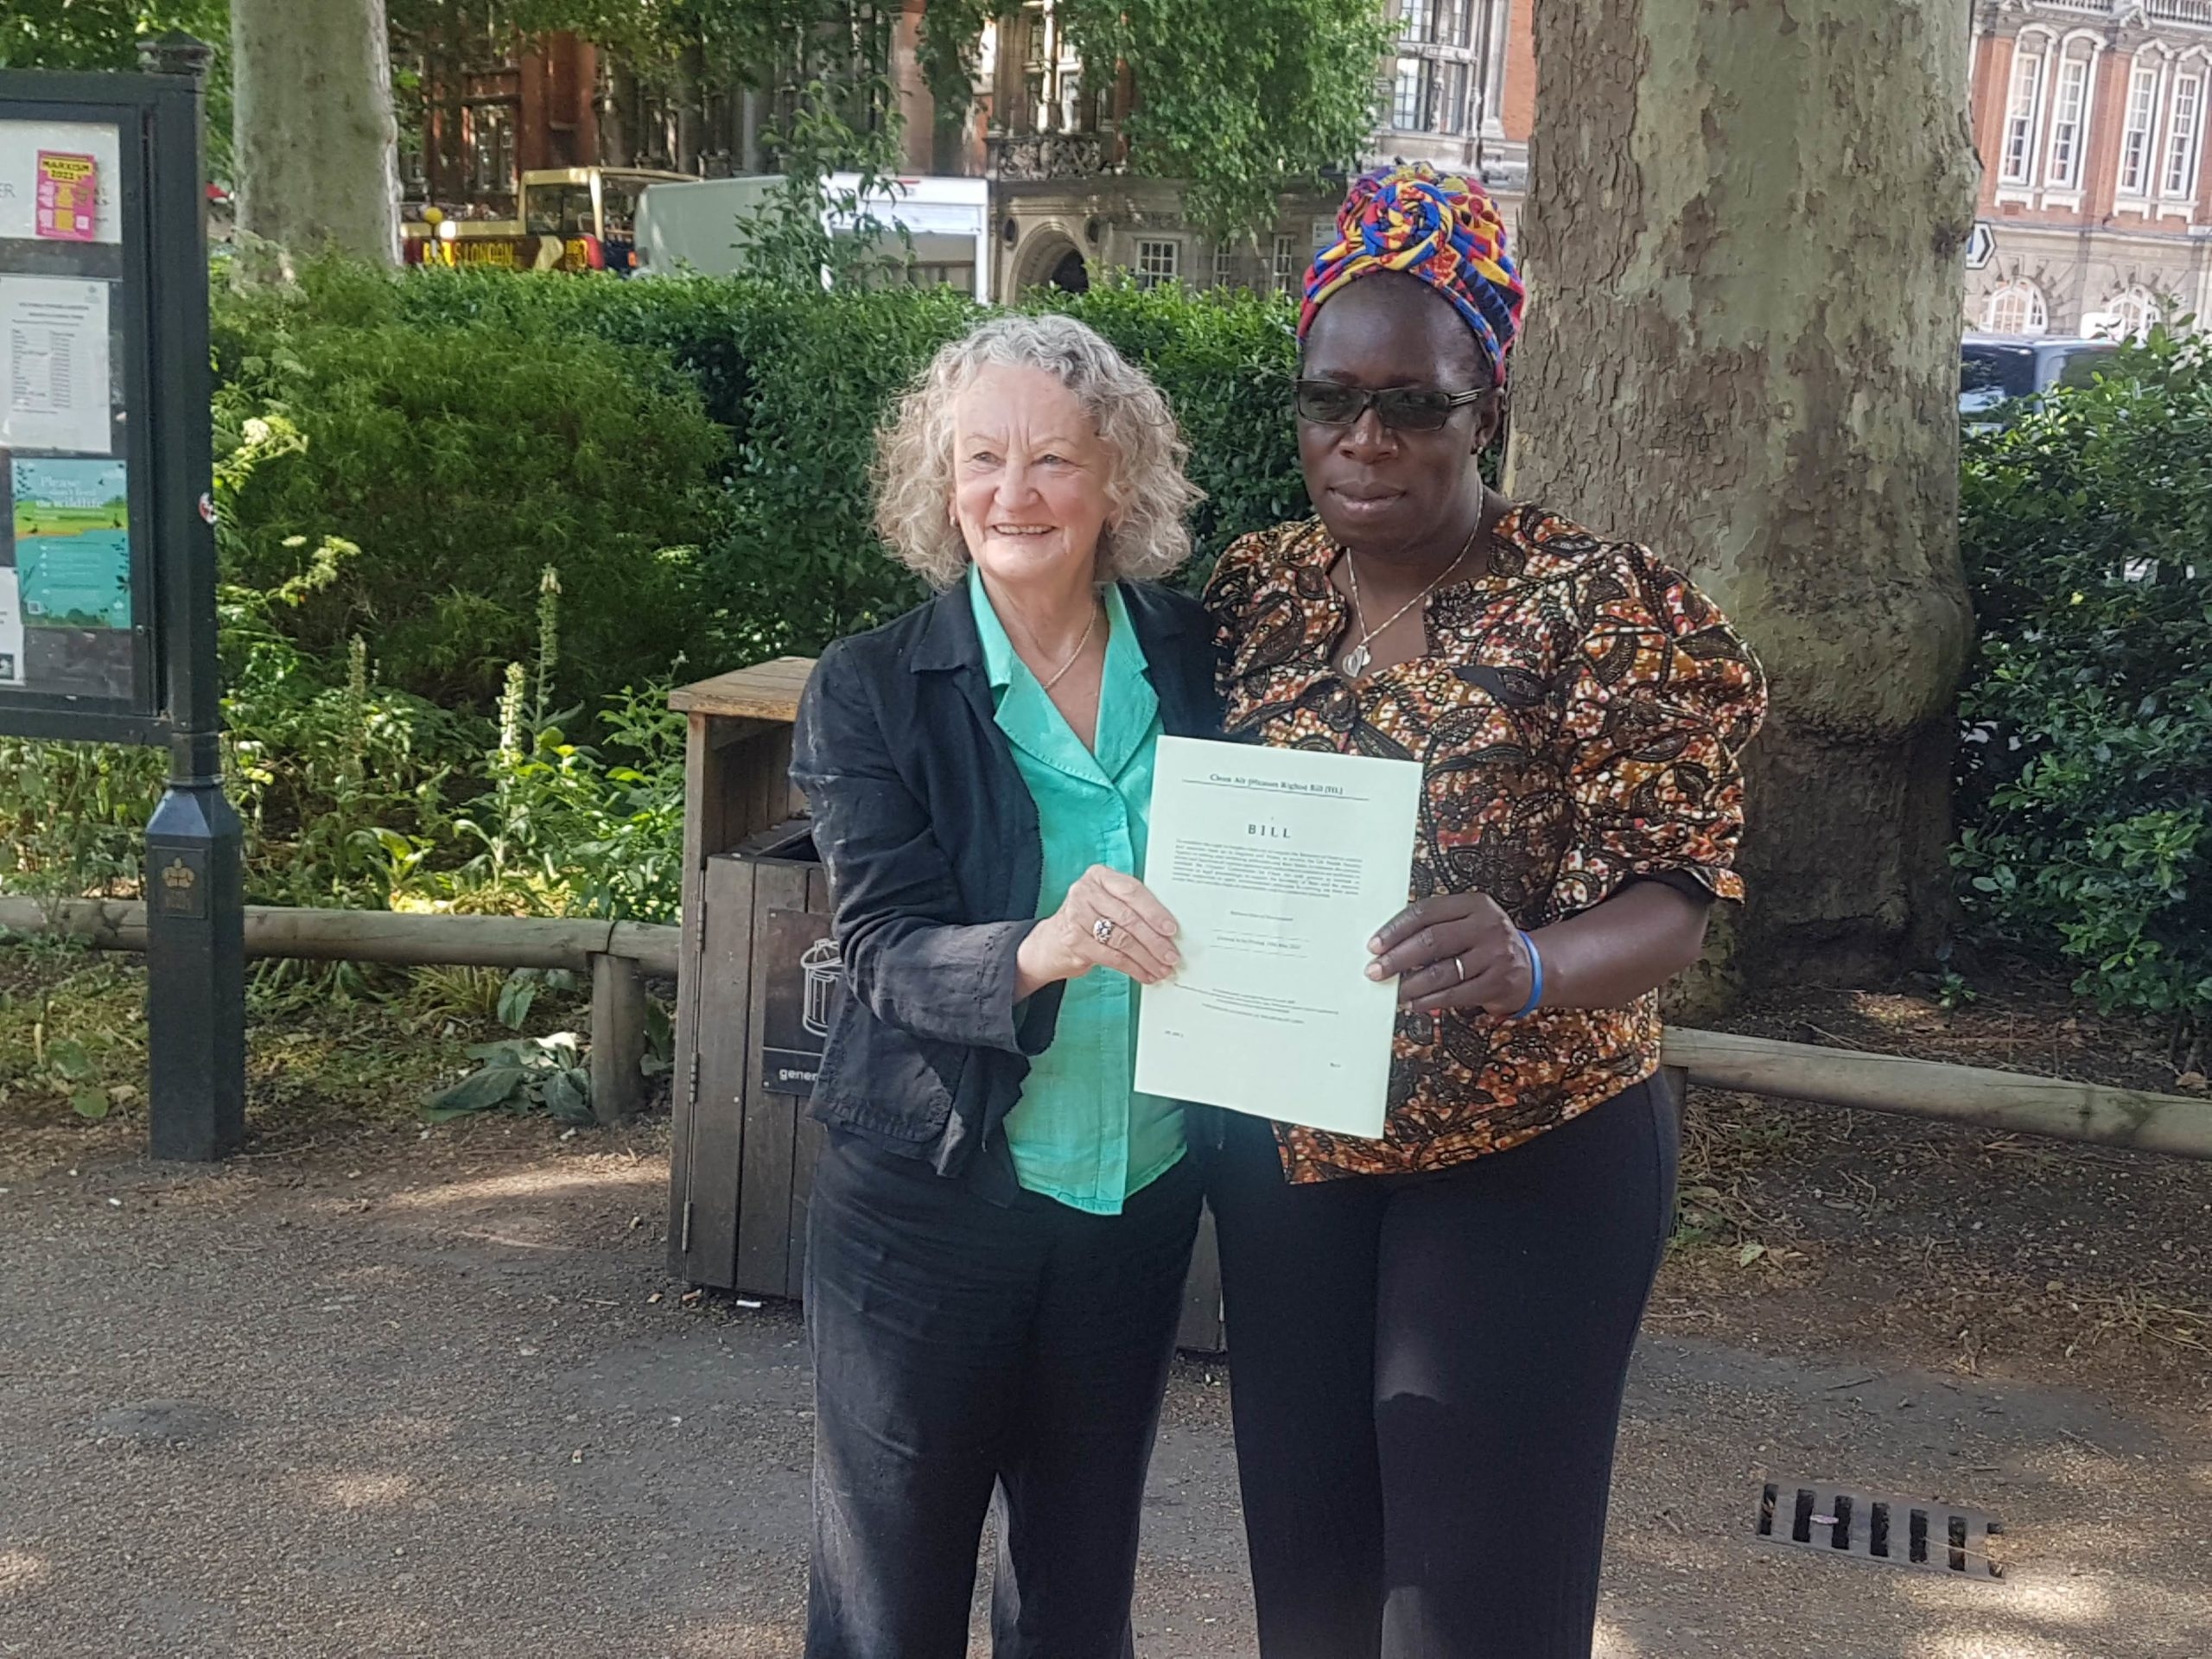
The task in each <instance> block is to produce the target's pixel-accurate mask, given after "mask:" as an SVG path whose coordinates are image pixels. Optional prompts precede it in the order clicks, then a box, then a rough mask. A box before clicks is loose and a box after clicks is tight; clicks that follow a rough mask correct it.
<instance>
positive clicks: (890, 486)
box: [875, 315, 1205, 588]
mask: <svg viewBox="0 0 2212 1659" xmlns="http://www.w3.org/2000/svg"><path fill="white" fill-rule="evenodd" d="M992 367H998V368H1023V369H1042V370H1044V371H1045V372H1046V373H1048V374H1051V375H1053V376H1056V377H1057V378H1058V380H1059V382H1060V384H1061V385H1065V387H1066V388H1067V389H1068V390H1069V391H1071V392H1073V393H1074V394H1075V396H1076V399H1077V402H1079V403H1080V404H1082V405H1083V407H1084V411H1085V412H1086V413H1087V414H1088V415H1089V416H1090V420H1091V423H1092V425H1093V426H1095V427H1096V429H1097V432H1098V436H1099V439H1100V441H1101V442H1103V444H1104V445H1105V446H1106V448H1107V451H1108V453H1109V455H1110V456H1111V457H1112V469H1111V473H1110V475H1109V478H1108V480H1107V484H1106V499H1107V501H1108V503H1109V506H1108V512H1107V521H1108V528H1107V529H1106V530H1104V531H1102V532H1101V533H1100V535H1099V540H1098V565H1099V571H1098V574H1099V576H1100V578H1101V579H1102V580H1120V579H1122V578H1125V577H1126V578H1129V579H1132V580H1136V581H1144V580H1147V579H1150V578H1155V577H1160V576H1164V575H1167V574H1168V573H1169V572H1170V571H1172V570H1173V569H1175V568H1176V567H1177V566H1178V565H1179V564H1181V563H1183V561H1184V560H1185V559H1187V558H1189V557H1190V556H1191V532H1190V530H1189V528H1188V527H1187V526H1186V525H1185V524H1184V522H1183V516H1184V514H1185V513H1186V512H1189V511H1190V510H1191V508H1192V506H1193V505H1196V504H1197V503H1198V501H1200V500H1202V499H1204V498H1205V492H1204V491H1202V490H1200V489H1199V488H1198V486H1196V485H1194V484H1192V482H1191V481H1190V480H1189V479H1187V478H1185V476H1184V475H1183V463H1184V461H1185V458H1186V457H1187V456H1188V455H1189V454H1190V446H1189V445H1188V444H1186V443H1185V442H1183V435H1182V433H1181V431H1180V430H1179V429H1178V428H1177V426H1176V424H1175V416H1174V414H1173V411H1172V410H1169V408H1168V407H1167V399H1166V398H1165V397H1162V396H1161V395H1160V388H1159V387H1158V386H1156V385H1154V384H1153V383H1152V380H1151V378H1149V377H1148V376H1147V375H1146V374H1145V372H1143V371H1142V370H1141V369H1139V368H1137V367H1135V365H1133V364H1131V363H1130V362H1129V360H1128V359H1127V358H1125V357H1123V356H1122V354H1121V353H1119V352H1117V351H1116V350H1115V349H1114V347H1113V346H1111V345H1109V344H1108V342H1107V341H1106V340H1104V339H1103V338H1102V337H1101V336H1100V335H1099V334H1098V333H1097V332H1096V330H1095V329H1092V328H1090V327H1088V326H1087V325H1085V324H1084V323H1080V322H1077V321H1076V320H1075V319H1074V318H1073V317H1063V316H1054V315H1046V316H1015V317H995V318H993V319H992V320H991V321H988V322H985V323H982V324H981V325H979V326H978V327H976V328H974V329H973V330H971V331H970V332H969V334H966V335H965V336H963V338H961V339H959V340H953V341H951V342H950V344H948V345H946V346H944V347H942V348H941V349H940V350H939V351H938V354H937V355H936V356H935V357H934V358H932V359H930V365H929V367H928V368H926V369H925V370H924V371H923V372H922V374H921V377H920V378H919V379H918V380H917V381H916V382H915V383H914V385H913V387H912V389H911V390H910V391H908V392H907V393H906V396H905V397H901V398H900V399H899V404H898V406H897V408H896V409H895V410H893V413H892V416H891V418H890V420H889V421H888V422H887V423H885V425H884V427H883V429H882V430H881V431H880V432H879V433H878V434H877V435H876V446H875V493H876V494H875V528H876V531H877V533H878V534H879V535H880V536H881V537H883V539H884V540H885V541H886V542H887V543H890V545H891V550H892V552H893V554H894V555H896V556H897V557H898V559H899V563H902V564H905V565H906V566H907V567H908V568H909V569H912V570H915V571H917V572H918V573H919V574H920V575H921V576H922V577H923V578H924V580H925V581H927V582H929V583H930V584H931V586H932V587H937V588H950V587H951V586H952V584H953V583H955V582H958V581H959V580H960V578H961V577H962V575H963V574H965V572H966V571H967V569H968V557H969V555H968V544H967V542H966V540H965V539H964V538H963V537H962V535H961V533H960V526H959V525H958V524H955V523H953V522H952V521H951V515H950V513H949V512H947V511H946V505H947V503H949V502H950V500H951V499H952V486H953V460H952V437H953V431H952V410H953V404H954V403H955V402H956V401H957V399H958V397H959V396H960V394H961V392H962V391H964V390H965V389H966V388H967V386H968V385H969V382H970V381H972V380H973V379H974V378H976V374H977V373H978V372H980V371H982V370H983V369H986V368H992Z"/></svg>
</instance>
